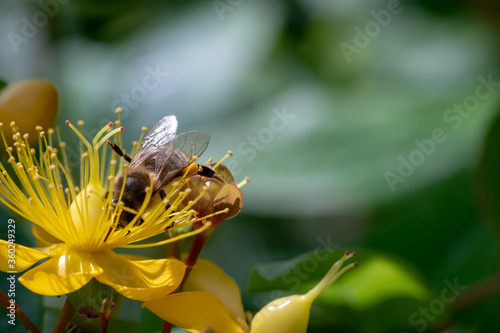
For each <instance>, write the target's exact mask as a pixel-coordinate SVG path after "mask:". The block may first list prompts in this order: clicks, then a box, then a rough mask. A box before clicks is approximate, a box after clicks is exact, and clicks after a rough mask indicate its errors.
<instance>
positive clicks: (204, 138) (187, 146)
mask: <svg viewBox="0 0 500 333" xmlns="http://www.w3.org/2000/svg"><path fill="white" fill-rule="evenodd" d="M209 142H210V134H208V133H206V132H198V131H191V132H186V133H182V134H179V136H178V137H177V142H176V144H175V149H176V150H179V151H181V152H183V153H184V154H186V155H187V156H188V158H189V159H190V160H192V158H193V156H197V157H200V155H201V154H203V152H204V151H205V150H206V149H207V147H208V143H209Z"/></svg>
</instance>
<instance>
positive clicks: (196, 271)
mask: <svg viewBox="0 0 500 333" xmlns="http://www.w3.org/2000/svg"><path fill="white" fill-rule="evenodd" d="M184 290H185V291H184V292H181V293H176V294H170V295H167V296H165V297H162V298H159V299H157V300H150V301H147V302H145V303H144V304H143V306H144V307H146V308H148V309H149V310H150V311H152V312H153V313H155V314H156V315H157V316H159V317H160V318H162V319H164V320H166V321H167V322H169V323H172V324H174V325H176V326H178V327H181V328H183V329H185V330H187V331H189V332H200V331H202V330H203V329H205V328H210V329H212V330H213V331H214V332H224V333H248V331H249V330H248V325H247V323H246V321H245V313H244V310H243V304H242V302H241V294H240V289H239V287H238V285H237V284H236V282H235V281H234V280H233V279H232V278H231V277H230V276H229V275H227V274H226V273H224V271H223V270H222V269H221V268H220V267H219V266H217V265H215V264H214V263H213V262H211V261H210V260H207V259H201V258H200V259H198V262H197V263H196V267H194V268H193V270H192V271H191V273H190V274H189V277H188V279H187V281H186V283H185V285H184ZM270 332H271V331H270Z"/></svg>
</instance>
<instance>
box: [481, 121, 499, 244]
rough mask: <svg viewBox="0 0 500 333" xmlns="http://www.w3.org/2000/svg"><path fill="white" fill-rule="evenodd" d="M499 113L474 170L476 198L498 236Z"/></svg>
mask: <svg viewBox="0 0 500 333" xmlns="http://www.w3.org/2000/svg"><path fill="white" fill-rule="evenodd" d="M499 170H500V112H499V113H498V114H497V115H496V117H495V118H494V119H493V122H492V124H491V125H490V128H489V130H488V134H487V135H486V140H485V143H484V146H483V151H482V154H481V158H480V160H479V165H478V166H477V169H476V182H475V183H476V188H475V190H476V197H477V199H478V203H479V206H480V208H481V209H482V211H483V213H484V214H485V216H486V218H487V220H488V221H489V222H490V223H491V225H492V226H493V229H494V231H495V232H496V233H497V235H500V172H499Z"/></svg>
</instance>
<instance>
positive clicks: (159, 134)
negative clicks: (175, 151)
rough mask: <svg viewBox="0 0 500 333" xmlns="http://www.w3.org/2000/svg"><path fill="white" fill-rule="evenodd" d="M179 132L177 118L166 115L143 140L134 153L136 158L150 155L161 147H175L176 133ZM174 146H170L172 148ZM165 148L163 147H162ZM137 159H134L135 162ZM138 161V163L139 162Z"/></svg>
mask: <svg viewBox="0 0 500 333" xmlns="http://www.w3.org/2000/svg"><path fill="white" fill-rule="evenodd" d="M176 132H177V118H175V116H165V117H163V118H162V119H160V121H158V122H157V123H156V125H154V126H153V128H152V129H151V130H150V131H149V132H148V134H147V135H146V136H145V137H144V139H143V140H142V142H141V146H140V147H139V149H138V150H137V152H136V153H135V155H134V160H135V159H137V160H139V159H141V156H142V155H148V154H150V153H152V152H153V151H154V150H157V149H161V147H163V146H165V147H173V146H174V144H175V141H174V139H175V137H176V135H175V133H176ZM171 149H172V148H170V150H171ZM161 150H163V149H161ZM134 162H136V161H132V163H134ZM138 162H139V161H137V162H136V163H138Z"/></svg>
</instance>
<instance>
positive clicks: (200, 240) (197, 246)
mask: <svg viewBox="0 0 500 333" xmlns="http://www.w3.org/2000/svg"><path fill="white" fill-rule="evenodd" d="M210 233H211V232H210V229H209V230H207V231H205V232H202V233H201V234H197V235H195V236H194V239H193V244H192V245H191V249H190V250H189V253H188V255H187V257H186V259H184V263H185V264H186V272H185V273H184V278H183V279H182V282H181V284H180V285H179V287H178V290H179V291H180V290H182V287H183V286H184V283H185V282H186V280H187V278H188V276H189V273H191V270H192V269H193V267H194V266H195V265H196V261H197V260H198V257H199V256H200V253H201V250H203V247H204V246H205V243H206V242H207V239H208V237H209V236H210Z"/></svg>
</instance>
